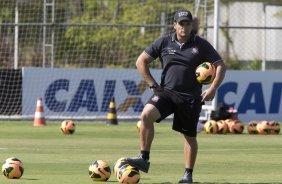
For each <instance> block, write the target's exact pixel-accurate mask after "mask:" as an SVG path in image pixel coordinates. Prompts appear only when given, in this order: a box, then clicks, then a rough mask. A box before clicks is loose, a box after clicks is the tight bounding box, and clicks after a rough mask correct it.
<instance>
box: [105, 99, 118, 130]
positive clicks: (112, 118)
mask: <svg viewBox="0 0 282 184" xmlns="http://www.w3.org/2000/svg"><path fill="white" fill-rule="evenodd" d="M107 119H108V124H110V125H117V124H118V120H117V113H116V105H115V97H112V100H111V102H110V105H109V112H108V115H107Z"/></svg>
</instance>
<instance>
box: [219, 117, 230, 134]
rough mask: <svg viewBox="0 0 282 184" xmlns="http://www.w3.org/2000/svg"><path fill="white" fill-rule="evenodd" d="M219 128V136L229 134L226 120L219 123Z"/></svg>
mask: <svg viewBox="0 0 282 184" xmlns="http://www.w3.org/2000/svg"><path fill="white" fill-rule="evenodd" d="M217 127H218V130H217V133H218V134H226V133H227V132H228V125H227V123H225V121H224V120H219V121H217Z"/></svg>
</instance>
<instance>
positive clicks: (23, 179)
mask: <svg viewBox="0 0 282 184" xmlns="http://www.w3.org/2000/svg"><path fill="white" fill-rule="evenodd" d="M21 180H39V179H36V178H21Z"/></svg>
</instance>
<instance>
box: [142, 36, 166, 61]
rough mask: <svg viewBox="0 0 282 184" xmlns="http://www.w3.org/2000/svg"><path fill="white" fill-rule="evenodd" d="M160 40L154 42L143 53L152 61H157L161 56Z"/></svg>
mask: <svg viewBox="0 0 282 184" xmlns="http://www.w3.org/2000/svg"><path fill="white" fill-rule="evenodd" d="M162 41H163V39H162V38H159V39H157V40H155V41H154V42H153V43H152V44H151V45H150V46H149V47H147V48H146V49H145V50H144V52H146V53H147V54H148V55H149V56H150V57H152V58H153V59H157V58H158V57H159V56H160V55H161V45H162Z"/></svg>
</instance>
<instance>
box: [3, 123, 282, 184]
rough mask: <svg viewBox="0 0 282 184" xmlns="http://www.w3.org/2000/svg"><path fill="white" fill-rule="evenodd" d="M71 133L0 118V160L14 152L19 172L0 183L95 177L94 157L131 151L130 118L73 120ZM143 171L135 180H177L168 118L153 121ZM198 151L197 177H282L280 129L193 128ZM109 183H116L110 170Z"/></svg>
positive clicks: (135, 146)
mask: <svg viewBox="0 0 282 184" xmlns="http://www.w3.org/2000/svg"><path fill="white" fill-rule="evenodd" d="M76 125H77V127H76V132H75V134H73V135H63V134H62V133H61V132H60V129H59V127H60V122H47V126H44V127H33V122H23V121H19V122H16V121H11V122H9V121H8V122H7V121H6V122H5V121H1V122H0V162H3V161H4V160H5V159H6V158H9V157H17V158H19V159H20V160H22V162H23V164H24V168H25V172H24V175H23V176H22V178H21V179H19V180H8V179H6V178H5V177H4V176H3V175H2V176H0V184H14V183H15V184H51V183H52V184H87V183H89V184H90V183H99V182H94V181H92V180H91V179H90V178H89V176H88V167H89V165H90V164H91V163H92V162H94V161H95V160H105V161H107V162H109V164H110V165H111V167H113V165H114V163H115V162H116V160H117V159H119V158H121V157H127V156H136V155H137V153H138V151H139V139H138V138H139V135H138V134H137V130H136V123H119V125H117V126H108V125H107V124H106V123H101V122H100V123H94V122H92V123H86V122H76ZM155 131H156V133H155V139H154V142H153V145H152V150H151V159H150V160H151V167H150V172H149V173H148V174H145V173H141V180H140V183H150V184H153V183H166V184H169V183H177V181H178V180H179V178H180V177H181V176H182V174H183V170H184V169H183V168H184V164H183V137H182V135H180V134H179V133H177V132H174V131H172V130H171V124H170V123H162V124H156V126H155ZM198 143H199V153H198V158H197V162H196V166H195V168H194V181H195V182H197V183H282V134H281V133H280V134H279V135H267V136H262V135H248V134H247V133H244V134H242V135H230V134H227V135H207V134H205V133H200V134H198ZM108 182H109V183H117V180H116V178H115V177H114V175H113V174H112V176H111V178H110V179H109V181H108Z"/></svg>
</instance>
